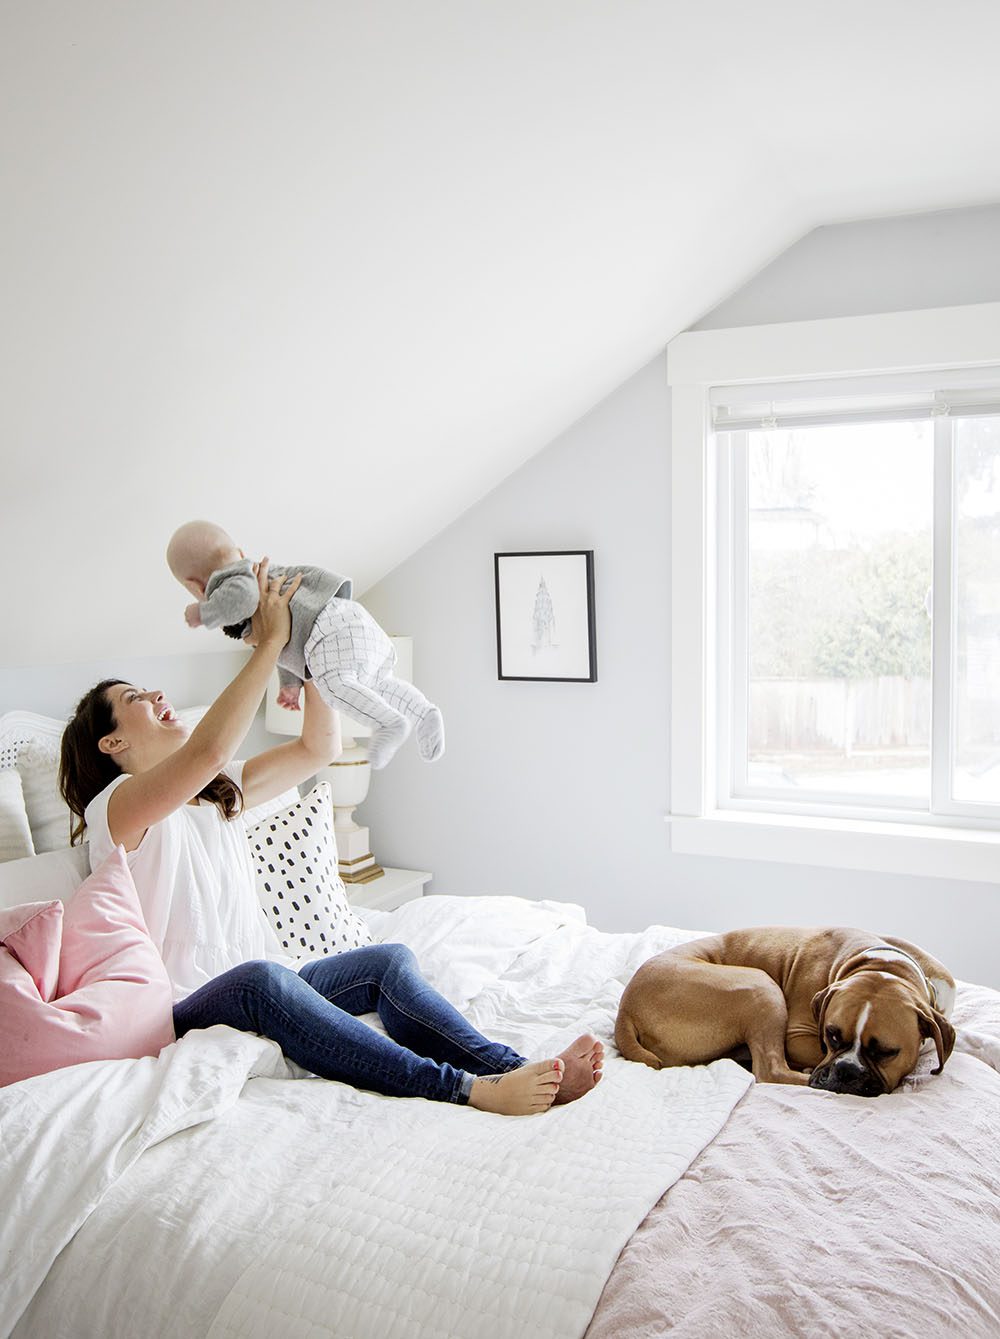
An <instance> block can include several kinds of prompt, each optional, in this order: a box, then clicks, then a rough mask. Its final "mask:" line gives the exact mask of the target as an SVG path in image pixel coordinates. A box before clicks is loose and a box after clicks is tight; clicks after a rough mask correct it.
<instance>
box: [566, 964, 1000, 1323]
mask: <svg viewBox="0 0 1000 1339" xmlns="http://www.w3.org/2000/svg"><path fill="white" fill-rule="evenodd" d="M954 1021H955V1022H956V1024H957V1025H958V1026H959V1036H960V1039H959V1043H958V1045H959V1048H963V1047H964V1049H965V1051H966V1052H967V1053H965V1054H960V1053H959V1052H958V1049H956V1053H955V1054H954V1055H953V1056H952V1058H951V1059H950V1060H949V1062H948V1064H947V1065H946V1067H945V1069H944V1072H943V1073H942V1074H940V1075H938V1076H936V1077H934V1076H931V1074H930V1072H929V1071H930V1068H931V1067H932V1064H933V1063H934V1061H933V1056H931V1055H928V1056H926V1057H923V1058H922V1060H921V1064H920V1066H919V1067H918V1071H917V1074H916V1075H915V1076H913V1077H912V1078H911V1079H909V1080H907V1082H906V1084H905V1085H904V1086H903V1087H901V1088H900V1089H898V1090H897V1091H896V1092H895V1093H892V1094H890V1095H888V1096H886V1097H880V1098H862V1097H845V1096H842V1095H840V1094H834V1093H823V1092H817V1091H814V1090H812V1089H809V1088H789V1087H783V1086H776V1085H765V1084H759V1085H757V1086H756V1087H755V1088H752V1089H751V1090H750V1091H749V1092H748V1093H747V1095H746V1097H745V1098H744V1099H743V1100H742V1102H741V1103H740V1104H739V1105H738V1106H737V1108H736V1109H735V1111H734V1112H733V1114H732V1115H731V1117H730V1119H729V1121H728V1123H727V1124H726V1125H725V1126H724V1128H723V1130H722V1132H721V1133H720V1134H719V1135H718V1136H717V1138H716V1139H715V1140H714V1141H713V1142H712V1143H711V1144H710V1145H709V1146H708V1148H707V1149H705V1151H704V1152H703V1153H702V1154H701V1156H700V1157H699V1158H698V1159H697V1160H696V1161H695V1162H694V1163H693V1164H692V1165H691V1167H690V1168H689V1170H688V1172H687V1173H686V1174H685V1176H683V1177H682V1178H681V1180H680V1181H678V1182H677V1184H676V1185H675V1186H674V1187H673V1188H672V1189H671V1190H670V1191H668V1192H667V1194H666V1195H665V1196H664V1197H663V1199H662V1200H660V1202H659V1203H658V1204H657V1205H656V1207H655V1208H654V1209H653V1210H652V1212H651V1213H650V1214H649V1216H648V1217H647V1218H646V1220H645V1222H644V1223H643V1224H642V1225H641V1227H640V1228H639V1230H638V1231H637V1232H636V1233H635V1235H634V1236H633V1237H632V1239H631V1241H630V1242H629V1243H628V1245H627V1246H626V1248H625V1250H624V1251H623V1252H622V1254H621V1256H620V1257H619V1260H618V1263H617V1265H616V1267H615V1269H614V1272H613V1273H612V1275H611V1277H610V1279H609V1280H608V1284H607V1286H606V1288H605V1290H604V1293H603V1295H602V1298H601V1301H600V1304H599V1306H598V1308H597V1311H596V1312H595V1314H594V1318H593V1320H592V1321H591V1324H590V1327H589V1329H588V1331H587V1336H586V1339H611V1336H615V1339H620V1337H621V1336H628V1337H629V1339H646V1336H653V1335H663V1334H667V1333H669V1334H670V1335H671V1336H678V1337H679V1339H721V1337H722V1336H725V1339H729V1337H730V1336H741V1337H742V1336H747V1337H750V1336H760V1339H784V1337H785V1336H788V1337H789V1339H791V1336H796V1339H798V1337H800V1336H807V1337H808V1339H817V1337H818V1336H827V1335H828V1336H830V1337H831V1339H841V1336H843V1335H859V1336H866V1335H878V1336H880V1339H882V1337H884V1336H893V1337H894V1339H910V1337H911V1336H912V1339H928V1337H929V1336H935V1339H937V1337H938V1336H955V1337H956V1339H958V1337H959V1336H961V1339H997V1336H998V1335H1000V1073H997V1071H996V1069H995V1068H991V1064H992V1065H997V1066H998V1067H1000V995H997V994H996V993H995V992H993V991H987V990H984V989H982V988H979V987H972V986H963V987H962V988H961V990H960V993H959V999H958V1003H957V1005H956V1010H955V1020H954ZM963 1025H964V1027H963ZM968 1028H974V1029H975V1032H971V1031H967V1030H966V1029H968ZM976 1056H978V1057H980V1058H974V1057H976Z"/></svg>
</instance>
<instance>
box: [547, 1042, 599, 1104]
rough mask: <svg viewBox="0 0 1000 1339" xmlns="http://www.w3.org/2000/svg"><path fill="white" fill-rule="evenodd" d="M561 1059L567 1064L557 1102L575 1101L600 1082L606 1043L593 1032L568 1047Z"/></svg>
mask: <svg viewBox="0 0 1000 1339" xmlns="http://www.w3.org/2000/svg"><path fill="white" fill-rule="evenodd" d="M559 1059H560V1060H561V1061H562V1062H563V1064H564V1065H565V1066H566V1073H565V1074H564V1076H563V1081H562V1083H561V1084H560V1085H559V1092H558V1093H557V1094H556V1099H555V1100H556V1101H557V1102H575V1101H576V1099H577V1098H578V1097H583V1096H584V1094H585V1093H589V1092H590V1090H591V1089H592V1088H593V1087H594V1086H595V1084H598V1083H600V1081H601V1075H602V1074H603V1072H604V1071H603V1068H602V1066H603V1064H604V1045H603V1043H602V1042H599V1041H598V1040H597V1038H596V1037H595V1036H594V1034H593V1033H592V1032H585V1033H584V1034H583V1036H582V1037H577V1039H576V1041H574V1042H572V1043H571V1044H570V1045H569V1046H567V1047H566V1049H565V1051H563V1052H562V1054H561V1055H560V1056H559Z"/></svg>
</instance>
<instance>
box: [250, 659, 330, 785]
mask: <svg viewBox="0 0 1000 1339" xmlns="http://www.w3.org/2000/svg"><path fill="white" fill-rule="evenodd" d="M342 748H343V745H342V744H341V739H340V717H339V716H338V715H337V713H336V712H335V711H333V710H332V708H330V707H328V706H327V705H326V703H325V702H324V701H323V699H322V698H321V697H320V695H319V693H318V692H317V690H316V685H315V684H314V683H312V682H310V681H308V680H307V682H306V688H305V709H304V711H303V713H302V738H301V739H296V740H293V741H292V742H291V743H290V744H279V745H278V746H277V748H273V749H268V750H267V752H266V753H258V755H257V757H256V758H251V759H249V761H248V762H247V763H246V764H245V766H244V768H243V802H244V803H245V804H246V806H247V807H248V808H253V806H254V805H255V804H264V803H265V802H266V801H267V800H273V799H274V797H275V795H280V794H281V792H282V791H284V790H288V789H289V788H290V787H291V786H297V785H299V783H300V782H302V781H305V780H307V779H308V778H309V777H311V776H314V775H315V774H316V771H317V770H318V769H319V768H320V767H326V766H327V764H328V763H331V762H333V761H334V759H335V758H339V757H340V754H341V752H342Z"/></svg>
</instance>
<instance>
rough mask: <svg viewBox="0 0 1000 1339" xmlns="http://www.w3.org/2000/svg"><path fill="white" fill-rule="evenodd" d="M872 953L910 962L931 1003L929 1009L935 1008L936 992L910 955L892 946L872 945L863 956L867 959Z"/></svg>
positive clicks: (918, 964)
mask: <svg viewBox="0 0 1000 1339" xmlns="http://www.w3.org/2000/svg"><path fill="white" fill-rule="evenodd" d="M872 953H894V954H895V955H896V957H897V958H905V959H906V961H907V962H912V963H913V965H914V967H915V968H916V969H917V971H918V972H919V974H920V979H921V981H922V982H923V983H924V989H925V990H926V991H927V998H928V999H929V1000H930V1002H931V1008H932V1009H936V1008H937V991H936V990H935V989H934V983H933V981H931V979H930V978H929V977H928V975H927V973H926V972H925V971H924V969H923V968H922V967H921V966H920V963H919V962H917V960H916V958H914V957H913V955H912V954H910V953H907V952H906V951H905V950H904V949H901V948H896V947H895V946H894V945H893V944H873V945H872V947H871V948H866V949H865V951H864V956H865V957H866V958H867V957H869V956H870V955H871V954H872Z"/></svg>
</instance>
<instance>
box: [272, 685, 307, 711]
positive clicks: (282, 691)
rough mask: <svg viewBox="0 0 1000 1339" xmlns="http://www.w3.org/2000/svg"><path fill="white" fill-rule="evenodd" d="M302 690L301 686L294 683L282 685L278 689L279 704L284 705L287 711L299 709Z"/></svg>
mask: <svg viewBox="0 0 1000 1339" xmlns="http://www.w3.org/2000/svg"><path fill="white" fill-rule="evenodd" d="M301 692H302V690H301V688H297V687H296V686H295V684H293V683H286V684H284V685H282V687H281V688H279V689H278V706H279V707H284V708H285V710H286V711H298V710H299V697H300V695H301Z"/></svg>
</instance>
